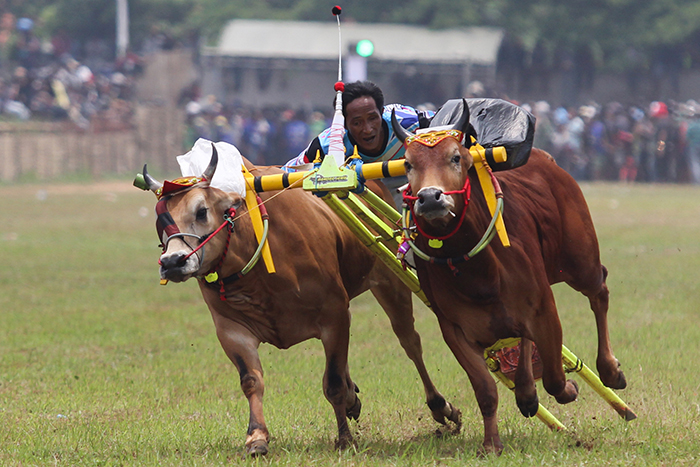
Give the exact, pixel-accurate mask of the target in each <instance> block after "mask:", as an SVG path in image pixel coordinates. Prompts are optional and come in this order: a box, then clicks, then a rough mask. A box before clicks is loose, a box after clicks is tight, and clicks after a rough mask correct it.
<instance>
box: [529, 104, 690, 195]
mask: <svg viewBox="0 0 700 467" xmlns="http://www.w3.org/2000/svg"><path fill="white" fill-rule="evenodd" d="M523 107H525V108H527V109H528V110H530V111H531V112H532V113H533V114H534V115H535V117H536V118H537V122H536V131H535V147H538V148H541V149H544V150H546V151H547V152H549V153H550V154H551V155H552V156H553V157H554V158H555V159H556V161H557V163H558V164H559V165H560V166H561V167H563V168H564V169H565V170H567V171H568V172H569V173H570V174H571V175H572V176H573V177H574V178H576V179H577V180H620V181H623V182H692V183H695V184H700V104H698V103H697V102H696V101H694V100H689V101H687V102H668V103H666V102H660V101H654V102H651V103H649V104H647V105H642V106H640V105H631V106H625V105H622V104H621V103H619V102H609V103H606V104H604V105H599V104H595V103H591V104H589V105H584V106H581V107H578V108H564V107H557V108H552V107H551V106H550V105H549V104H548V103H547V102H545V101H539V102H535V103H528V104H523Z"/></svg>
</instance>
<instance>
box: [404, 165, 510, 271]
mask: <svg viewBox="0 0 700 467" xmlns="http://www.w3.org/2000/svg"><path fill="white" fill-rule="evenodd" d="M488 173H489V175H490V176H491V183H492V184H493V187H494V191H495V194H496V209H495V211H494V213H493V216H492V217H491V222H490V223H489V225H488V227H487V228H486V232H484V235H483V236H482V237H481V239H480V240H479V242H478V243H477V244H476V245H475V246H474V248H472V249H471V250H469V252H467V253H465V254H464V255H461V256H454V257H451V258H441V257H438V256H431V255H429V254H427V253H425V252H424V251H423V250H421V249H420V248H418V246H417V245H416V244H415V243H414V239H415V238H416V237H417V234H416V233H415V232H414V231H413V229H412V226H411V225H412V224H413V225H415V227H416V228H417V229H418V232H419V233H420V234H421V235H424V236H425V237H426V238H428V239H430V238H431V236H429V235H426V234H425V232H423V230H422V229H421V228H420V226H419V225H418V223H416V222H415V215H414V213H413V209H412V207H410V206H409V203H404V205H403V210H402V211H403V212H402V216H401V230H402V241H401V245H400V246H399V249H398V252H397V253H396V257H397V259H398V260H399V261H401V264H402V265H403V267H404V268H406V267H407V263H406V259H405V258H406V254H407V253H408V251H409V250H412V251H413V253H414V254H415V255H416V257H418V258H420V259H422V260H423V261H426V262H428V263H431V264H442V265H445V266H447V267H449V268H450V270H451V271H452V273H453V274H454V275H455V276H458V275H459V270H458V269H457V265H459V264H461V263H465V262H467V261H469V260H470V259H471V258H473V257H474V256H476V255H477V254H478V253H480V252H481V251H482V250H483V249H484V248H486V247H487V246H488V244H489V243H491V240H493V237H494V236H495V235H496V229H495V227H496V221H497V219H498V216H499V215H500V214H501V213H502V212H503V191H502V190H501V185H500V183H498V180H497V179H496V177H495V176H494V175H493V172H492V171H491V169H490V168H488ZM467 188H471V185H469V177H467V180H466V182H465V185H464V188H463V189H462V190H457V191H452V192H445V193H444V194H453V193H466V192H467ZM408 190H410V186H409V187H407V188H406V190H405V191H404V195H405V194H406V192H408V193H410V191H408ZM467 196H468V197H471V190H469V194H468V195H467ZM410 198H415V199H417V197H413V196H410ZM410 198H409V199H408V201H411V199H410ZM413 201H414V202H415V200H413ZM468 204H469V201H468V200H467V199H466V198H465V206H464V209H463V210H462V216H461V217H460V221H459V225H458V227H457V228H456V229H454V230H453V231H452V232H451V233H450V234H449V235H447V236H443V237H432V238H434V239H436V240H440V241H442V240H446V239H447V238H449V237H451V236H453V235H454V234H455V233H456V232H457V231H458V230H459V227H460V226H461V225H462V222H463V220H464V216H465V212H466V210H467V205H468ZM412 221H413V222H412Z"/></svg>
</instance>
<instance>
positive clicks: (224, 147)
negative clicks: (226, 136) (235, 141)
mask: <svg viewBox="0 0 700 467" xmlns="http://www.w3.org/2000/svg"><path fill="white" fill-rule="evenodd" d="M211 144H212V142H211V141H209V140H207V139H204V138H199V139H198V140H197V141H196V142H195V143H194V146H193V147H192V150H191V151H190V152H188V153H187V154H184V155H182V156H177V163H178V164H179V165H180V172H182V176H183V177H201V176H202V174H203V173H204V171H205V170H206V168H207V167H208V166H209V162H210V161H211V152H212V151H211ZM214 146H216V152H217V153H218V154H219V162H218V164H217V165H216V171H215V172H214V177H212V180H211V183H210V186H213V187H214V188H218V189H220V190H223V191H228V192H234V193H238V194H239V195H241V196H245V178H244V177H243V172H242V171H241V168H242V167H241V166H242V165H243V158H242V156H241V153H240V151H238V148H236V146H234V145H232V144H229V143H226V142H223V141H219V142H218V143H214Z"/></svg>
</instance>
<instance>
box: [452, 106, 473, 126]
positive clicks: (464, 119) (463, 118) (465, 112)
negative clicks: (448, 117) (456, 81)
mask: <svg viewBox="0 0 700 467" xmlns="http://www.w3.org/2000/svg"><path fill="white" fill-rule="evenodd" d="M468 122H469V105H467V100H466V99H465V98H464V97H463V98H462V115H460V117H459V120H457V123H455V124H454V126H453V127H452V129H453V130H459V131H464V132H466V128H465V126H466V125H467V124H468Z"/></svg>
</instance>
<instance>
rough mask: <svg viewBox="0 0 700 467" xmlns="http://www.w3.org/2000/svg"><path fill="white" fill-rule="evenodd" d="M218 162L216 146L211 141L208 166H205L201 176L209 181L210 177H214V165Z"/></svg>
mask: <svg viewBox="0 0 700 467" xmlns="http://www.w3.org/2000/svg"><path fill="white" fill-rule="evenodd" d="M218 163H219V153H218V152H216V146H214V143H211V160H210V161H209V166H208V167H207V168H206V170H205V171H204V173H203V174H202V177H204V178H205V179H206V180H208V181H210V182H211V179H212V177H214V172H216V166H217V164H218Z"/></svg>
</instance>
